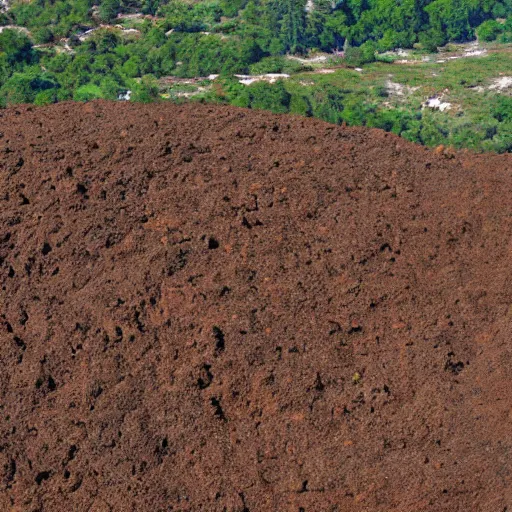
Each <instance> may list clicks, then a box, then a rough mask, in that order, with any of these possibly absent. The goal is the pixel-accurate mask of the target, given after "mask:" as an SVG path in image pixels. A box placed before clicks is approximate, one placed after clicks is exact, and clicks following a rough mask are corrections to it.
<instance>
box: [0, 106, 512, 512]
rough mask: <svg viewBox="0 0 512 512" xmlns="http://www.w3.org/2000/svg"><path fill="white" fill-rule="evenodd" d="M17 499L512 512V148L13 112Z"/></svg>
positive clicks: (2, 492)
mask: <svg viewBox="0 0 512 512" xmlns="http://www.w3.org/2000/svg"><path fill="white" fill-rule="evenodd" d="M0 132H1V136H0V263H1V266H0V285H1V293H0V306H1V307H0V339H1V347H2V350H1V353H0V440H1V443H0V509H1V510H10V511H14V510H15V511H23V512H61V511H65V510H73V511H90V512H106V511H120V512H125V511H137V512H144V511H155V512H156V511H160V512H164V511H190V512H198V511H206V512H216V511H219V512H223V511H225V512H267V511H269V512H288V511H290V512H324V511H325V512H345V511H372V512H376V511H377V512H379V511H382V512H384V511H386V512H388V511H390V510H397V511H416V512H417V511H432V512H440V511H451V512H454V511H460V512H462V511H464V512H465V511H469V510H482V511H484V510H486V511H487V510H488V511H497V512H498V511H499V512H502V511H505V510H510V509H511V507H512V485H511V484H512V476H511V475H512V473H511V471H512V458H511V450H512V429H511V422H512V396H511V394H510V389H511V387H512V344H511V339H512V216H511V215H512V209H511V204H512V203H511V200H512V174H511V172H510V171H511V168H512V158H511V157H510V156H493V155H485V156H476V155H472V154H470V153H454V154H450V155H448V156H449V157H448V156H447V155H446V154H445V152H444V151H443V152H437V153H435V152H433V151H429V150H427V149H425V148H422V147H419V146H415V145H413V144H410V143H408V142H406V141H404V140H402V139H399V138H398V137H395V136H394V135H390V134H386V133H384V132H380V131H373V130H365V129H361V128H344V127H336V126H332V125H328V124H326V123H323V122H321V121H317V120H311V119H302V118H295V117H285V116H275V115H272V114H269V113H263V112H255V111H252V112H251V111H246V110H238V109H235V108H229V107H217V106H206V105H187V106H173V105H170V104H163V105H150V106H142V105H132V104H112V103H107V102H97V103H89V104H85V105H82V104H72V103H62V104H58V105H55V106H52V107H47V108H33V107H28V106H26V107H25V106H23V107H19V108H11V109H8V110H4V111H1V112H0Z"/></svg>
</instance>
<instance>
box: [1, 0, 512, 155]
mask: <svg viewBox="0 0 512 512" xmlns="http://www.w3.org/2000/svg"><path fill="white" fill-rule="evenodd" d="M306 7H308V8H306ZM105 24H106V26H103V27H102V25H105ZM0 25H4V26H7V25H9V26H15V27H18V28H15V29H4V30H3V31H2V32H1V33H0V105H3V106H5V105H10V104H15V103H21V102H30V103H36V104H37V105H45V104H49V103H53V102H56V101H62V100H69V99H73V100H76V101H89V100H92V99H96V98H105V99H117V98H118V97H119V95H120V94H124V93H126V91H128V90H130V91H131V97H130V99H131V100H133V101H142V102H149V101H154V100H157V99H159V98H162V96H163V97H167V98H170V99H172V100H173V101H185V100H187V101H188V100H189V99H190V98H192V99H195V100H201V101H216V102H227V103H232V104H234V105H239V106H245V107H250V108H262V109H268V110H271V111H273V112H291V113H294V114H300V115H305V116H315V117H319V118H322V119H325V120H328V121H330V122H334V123H342V122H346V123H348V124H363V125H367V126H376V127H380V128H383V129H386V130H389V131H393V132H395V133H398V134H401V135H402V136H404V137H406V138H408V139H410V140H415V141H418V142H421V143H424V144H429V145H435V144H439V143H444V144H453V145H455V146H457V147H462V146H464V147H471V148H474V149H478V150H487V149H489V150H495V151H511V147H512V143H511V140H510V138H511V122H512V121H511V119H510V114H509V112H510V109H511V104H510V101H511V99H510V97H509V96H506V95H504V94H498V93H497V92H496V90H494V92H492V91H490V90H489V89H488V87H489V86H491V85H492V84H491V80H492V79H495V78H497V77H496V75H497V70H498V69H499V71H500V72H501V73H503V74H505V75H507V74H508V75H509V76H510V75H512V71H511V70H510V67H511V66H510V55H511V54H510V52H509V49H508V47H507V46H503V51H502V52H499V53H495V54H494V53H493V54H492V55H490V56H488V57H484V58H479V59H473V60H471V62H470V60H469V59H465V60H464V61H463V63H461V62H462V61H453V62H449V63H446V65H443V66H440V65H439V64H435V63H425V64H421V65H410V66H409V65H397V64H393V60H394V59H395V58H396V57H395V56H393V55H386V54H385V52H388V51H393V50H395V49H397V48H415V52H416V54H417V56H418V59H420V58H421V56H425V55H427V53H428V52H435V51H437V49H438V47H440V46H442V45H445V44H446V43H449V42H455V43H458V42H465V41H470V40H474V39H475V37H478V39H479V40H480V42H485V43H492V44H500V45H506V44H507V43H511V42H512V0H483V1H482V0H402V1H400V2H396V0H339V1H333V0H316V1H314V3H313V7H312V8H311V6H310V4H309V3H308V2H307V0H196V1H194V0H101V1H100V2H99V5H98V6H95V4H94V2H93V0H51V1H50V0H31V1H29V2H26V1H22V0H13V3H12V5H11V6H10V9H9V10H8V11H7V12H6V13H3V14H1V15H0ZM318 51H323V52H328V53H329V54H331V55H332V58H331V60H330V61H328V62H327V63H324V66H336V67H337V68H338V69H337V70H336V72H335V73H333V74H329V75H327V74H326V75H321V74H318V73H315V72H314V71H315V66H314V65H310V64H309V63H308V62H304V61H300V60H292V59H290V58H288V57H287V55H289V54H303V55H305V54H307V53H313V54H314V52H318ZM333 52H334V54H333ZM342 52H343V53H342ZM383 54H384V55H383ZM459 63H460V64H459ZM498 65H499V67H498ZM362 66H364V67H365V71H364V74H359V73H357V72H355V71H352V70H351V69H349V68H350V67H362ZM237 73H238V74H240V73H241V74H249V73H250V74H253V75H257V74H264V73H287V74H290V75H291V78H290V79H289V80H286V81H278V82H277V83H275V84H269V83H266V82H264V81H260V82H256V83H254V84H252V85H250V86H244V85H241V84H240V83H239V81H238V79H235V78H234V77H233V75H234V74H237ZM212 74H215V75H220V78H219V79H218V80H216V81H215V84H214V86H212V84H211V83H210V82H207V83H205V84H203V85H201V86H200V87H199V86H197V85H194V86H192V88H191V89H187V88H186V87H185V88H184V85H183V84H181V85H180V83H177V84H176V85H171V86H167V87H163V86H162V83H161V81H160V80H161V79H162V78H163V77H169V76H173V77H177V78H178V79H179V78H187V77H196V78H199V77H208V76H209V75H212ZM388 75H393V79H392V80H393V82H396V83H398V84H400V85H402V86H404V87H405V90H406V91H407V92H406V93H404V94H403V95H401V96H400V97H399V98H397V97H395V95H394V93H393V92H392V91H390V89H389V87H388V85H387V82H388V81H389V80H390V79H389V77H388ZM185 85H186V84H185ZM180 87H181V89H180ZM187 87H191V86H190V85H188V86H187ZM415 87H419V88H418V89H415ZM478 87H483V89H484V92H481V91H480V92H478V91H477V88H478ZM413 89H414V91H413ZM445 90H449V93H445V96H448V97H449V101H450V103H452V104H453V105H454V107H453V108H452V109H450V110H449V111H446V112H438V111H432V110H430V109H423V110H422V108H421V104H422V102H423V101H424V100H425V99H426V98H427V97H429V96H432V95H439V94H441V93H442V92H443V91H445ZM194 91H197V94H196V93H195V92H194Z"/></svg>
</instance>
